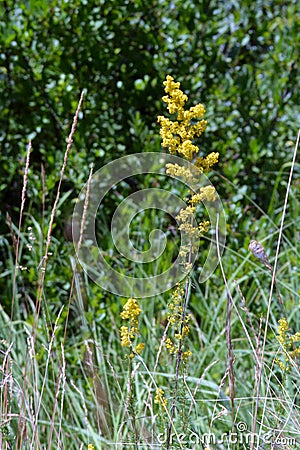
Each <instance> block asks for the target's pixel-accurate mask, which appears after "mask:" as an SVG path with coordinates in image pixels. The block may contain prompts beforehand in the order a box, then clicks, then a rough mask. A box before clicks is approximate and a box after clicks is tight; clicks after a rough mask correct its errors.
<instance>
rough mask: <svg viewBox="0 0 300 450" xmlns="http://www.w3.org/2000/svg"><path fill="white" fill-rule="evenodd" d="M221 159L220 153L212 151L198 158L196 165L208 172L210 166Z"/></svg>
mask: <svg viewBox="0 0 300 450" xmlns="http://www.w3.org/2000/svg"><path fill="white" fill-rule="evenodd" d="M218 161H219V153H216V152H211V153H210V154H209V155H207V156H205V157H203V156H199V157H198V158H196V161H195V166H196V167H199V169H202V171H204V172H208V171H209V170H210V168H211V167H212V166H213V165H215V164H216V163H217V162H218Z"/></svg>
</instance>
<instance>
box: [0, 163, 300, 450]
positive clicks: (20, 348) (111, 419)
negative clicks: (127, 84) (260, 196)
mask: <svg viewBox="0 0 300 450" xmlns="http://www.w3.org/2000/svg"><path fill="white" fill-rule="evenodd" d="M284 170H286V168H283V170H282V171H281V172H280V173H278V174H276V176H277V184H279V183H281V184H284V183H286V182H287V176H286V173H285V172H284ZM25 178H26V170H25ZM27 182H28V183H29V184H30V174H29V175H28V172H27V180H26V183H27ZM26 183H25V184H26ZM287 189H288V191H289V194H290V195H289V201H288V209H287V216H286V218H285V221H284V226H283V235H282V239H281V246H280V251H279V254H278V256H277V259H276V261H275V254H276V244H277V240H278V236H279V230H280V221H281V218H282V206H283V199H280V198H276V192H275V191H274V195H273V196H272V200H271V202H270V207H269V210H268V212H267V213H264V214H261V216H260V218H258V219H256V220H255V221H254V222H253V223H252V224H249V223H248V224H247V223H245V224H244V230H243V233H244V234H243V242H244V244H243V246H241V247H239V248H237V247H236V241H235V237H234V236H232V235H231V234H230V233H229V236H228V242H227V247H226V251H225V253H224V255H223V257H222V268H223V274H222V271H221V270H220V267H218V268H217V270H216V271H215V273H214V274H213V275H212V276H211V277H210V279H209V280H208V281H207V282H206V283H204V284H201V285H199V283H198V275H197V270H195V271H194V274H193V276H192V279H191V294H190V297H189V304H188V311H189V312H190V313H191V322H190V327H191V333H190V335H189V337H188V339H187V340H186V341H185V346H186V348H187V349H189V350H191V351H192V357H191V359H190V360H189V362H188V363H187V365H186V367H185V370H184V371H183V372H182V373H181V376H180V377H179V389H178V392H177V394H178V395H177V403H176V405H177V409H176V414H175V417H174V423H173V428H172V437H173V443H172V445H171V447H170V448H174V449H175V448H182V449H187V448H204V444H203V445H202V442H201V437H202V436H203V435H204V434H208V433H211V434H214V436H216V439H221V436H222V434H227V435H228V434H230V433H237V436H238V439H240V440H241V442H240V443H237V444H234V443H233V442H229V443H226V442H225V440H224V443H223V444H221V443H220V442H219V443H218V442H215V443H213V442H211V444H210V447H209V448H211V449H223V448H230V449H231V448H236V449H242V448H245V449H246V448H250V446H249V445H250V444H249V442H247V441H246V437H245V436H246V434H247V433H250V432H251V430H252V431H253V429H254V428H253V422H254V421H255V422H256V423H255V430H256V433H257V435H258V436H259V437H260V442H261V443H262V442H263V437H264V436H266V434H267V433H270V434H272V439H273V440H272V439H271V438H270V442H271V441H272V442H274V439H275V437H278V438H282V439H286V441H285V446H284V447H282V446H280V445H279V447H277V448H286V449H295V448H297V446H298V447H299V429H300V414H299V409H300V407H299V357H298V360H297V358H289V356H288V355H287V354H285V352H284V350H283V348H282V347H281V346H280V344H279V342H278V340H277V338H276V335H277V334H278V320H279V319H280V318H282V311H281V310H280V305H279V302H278V298H277V296H276V290H275V289H274V288H272V290H273V295H272V296H271V297H270V292H271V291H270V289H271V288H270V286H271V281H272V276H271V274H270V272H269V271H268V270H267V269H266V268H265V267H264V266H263V265H262V264H260V263H259V261H258V260H255V259H254V258H253V256H252V255H251V254H250V252H249V251H248V248H247V246H248V243H249V241H250V239H252V238H253V237H254V238H255V239H257V240H259V241H260V242H262V243H263V244H264V246H265V249H266V251H267V253H268V255H269V258H270V261H271V264H272V265H274V264H275V262H277V272H276V278H277V282H278V286H279V289H280V292H281V296H282V298H283V299H284V305H285V309H286V313H287V319H288V322H289V325H290V328H291V333H292V334H295V333H296V332H298V331H299V328H298V327H299V318H300V313H299V294H300V288H299V244H298V242H299V225H298V217H299V198H298V197H299V196H298V192H297V186H296V187H293V185H292V186H291V187H290V186H287ZM25 193H26V192H25ZM67 199H68V196H65V197H63V196H62V197H61V196H60V192H59V189H58V195H57V200H58V202H57V205H56V206H55V207H52V206H51V205H47V207H46V209H47V211H46V215H45V216H42V217H37V216H34V215H33V214H32V211H30V207H29V211H27V210H26V209H24V210H21V221H20V224H21V226H20V227H18V226H16V225H14V224H13V223H11V224H9V229H10V232H8V233H7V235H6V236H4V237H3V239H2V246H3V249H4V251H5V254H6V256H7V259H6V261H7V267H6V268H5V271H4V272H3V273H2V274H1V277H3V278H5V280H6V281H7V291H6V294H5V295H6V297H5V299H4V302H3V305H2V306H1V307H0V330H1V336H0V338H1V342H0V345H1V347H0V348H1V352H0V371H1V423H0V447H1V448H3V449H5V450H6V449H16V450H20V449H26V450H27V449H38V450H41V449H49V450H50V449H68V450H72V449H74V450H75V449H76V450H78V449H87V448H88V444H89V443H90V444H93V445H94V447H95V448H96V449H110V448H115V449H122V448H123V449H135V448H139V449H148V448H151V449H152V448H153V449H154V448H166V444H164V442H165V440H166V432H167V429H168V426H169V417H170V416H169V414H170V409H169V408H170V405H171V403H172V395H173V390H174V381H175V364H176V359H175V358H174V357H171V356H170V354H169V353H168V351H167V350H166V348H165V346H164V345H163V344H162V338H163V336H164V333H165V331H166V327H167V314H168V302H169V300H170V296H171V292H168V293H163V294H160V295H157V296H156V297H155V298H148V299H142V300H140V301H139V304H140V306H141V308H142V313H141V315H140V317H139V321H140V324H139V326H140V332H141V336H140V341H142V342H144V343H145V349H144V351H143V353H142V355H141V356H137V357H135V358H134V359H133V367H132V371H131V372H130V374H131V378H130V379H129V364H128V361H129V360H128V354H127V352H126V350H125V349H124V348H122V347H121V345H120V336H119V329H120V326H121V325H122V324H123V322H122V320H121V318H120V312H121V311H122V306H123V305H124V302H125V299H122V298H119V297H116V296H114V295H113V294H110V293H108V292H106V291H103V290H102V289H101V288H100V287H99V286H98V285H96V284H94V283H93V282H92V281H91V280H90V279H89V278H88V277H87V276H86V274H85V273H84V272H83V271H82V269H81V268H80V267H79V266H78V264H77V263H76V258H75V255H74V249H73V245H72V243H71V242H67V241H66V240H65V239H64V238H63V234H62V233H60V232H59V230H57V229H56V228H55V223H56V221H55V218H56V217H59V214H60V211H61V208H63V205H64V202H66V201H68V200H67ZM249 202H250V200H249ZM51 207H52V209H51ZM251 207H252V208H255V205H253V204H251ZM51 211H52V215H51ZM227 212H228V214H229V219H230V221H229V223H231V222H233V220H234V213H233V214H231V215H230V211H227ZM46 219H48V228H47V226H46V225H45V220H46ZM52 222H53V223H52ZM153 223H154V225H155V227H160V226H161V227H162V228H163V227H164V225H165V223H166V222H165V217H160V216H155V215H154V216H153V214H151V213H150V214H145V215H144V216H143V219H142V221H140V222H139V221H138V218H136V223H135V224H134V226H135V234H134V236H135V238H136V241H137V244H139V243H140V244H141V245H144V244H143V234H145V235H146V236H148V234H149V231H150V230H151V228H152V227H153ZM28 227H32V230H28ZM52 232H53V236H52ZM31 233H32V234H31ZM47 233H48V237H49V235H50V237H51V242H48V244H49V245H48V247H47V244H46V250H45V240H46V238H47ZM49 233H50V234H49ZM247 233H248V234H247ZM249 233H251V234H252V235H250V234H249ZM13 235H14V236H15V241H16V245H15V247H14V246H13V245H12V238H11V236H13ZM18 236H19V238H18ZM32 236H34V239H32ZM102 237H103V239H104V240H105V242H103V245H104V246H105V245H106V246H107V248H108V249H109V248H110V246H111V243H110V237H109V228H107V229H102ZM169 237H171V234H170V236H169ZM174 244H175V241H174ZM28 245H32V249H31V250H30V249H29V248H28ZM172 248H174V245H173V246H172V245H171V246H170V248H169V247H167V258H165V259H164V260H162V261H161V262H160V263H159V264H156V265H153V266H152V267H151V265H149V267H148V266H147V267H146V269H145V270H144V271H143V270H141V269H140V271H139V270H137V269H134V270H137V271H136V272H134V273H135V274H136V275H137V276H138V275H145V273H147V270H150V269H152V270H153V271H155V272H157V273H159V272H160V271H161V270H164V269H165V268H166V267H167V264H168V261H169V258H170V259H171V258H172V256H173V254H172ZM16 251H17V256H16ZM45 251H46V252H48V253H47V255H48V259H47V264H46V265H44V263H43V258H42V257H43V255H45ZM16 261H18V265H19V266H22V267H23V269H22V270H21V269H20V268H19V269H17V268H16ZM115 262H116V264H117V263H118V262H119V261H118V260H116V261H115ZM121 263H122V264H123V262H122V261H121ZM25 267H26V268H25ZM43 268H44V269H45V272H42V269H43ZM123 270H124V271H125V272H127V273H131V271H132V270H133V269H132V268H131V266H130V265H126V262H125V263H124V266H123ZM41 283H42V290H41ZM7 292H11V295H10V296H8V295H7ZM12 302H13V308H12ZM228 306H229V307H230V308H231V313H230V315H228ZM266 321H267V323H266ZM229 341H230V342H231V345H232V352H233V356H234V361H232V364H230V361H229V358H228V355H229V350H228V349H229ZM295 345H298V344H297V343H295ZM276 358H279V359H280V360H281V361H285V358H288V361H287V365H288V366H289V370H288V371H286V372H283V371H282V370H281V369H280V367H279V366H278V364H276V362H275V360H276ZM230 377H231V380H232V382H234V392H233V390H232V385H230V383H229V378H230ZM258 383H259V384H260V387H259V388H258ZM129 386H130V388H129ZM157 387H160V388H162V389H163V390H164V393H165V397H166V398H167V400H168V406H167V409H166V411H165V410H164V409H163V408H162V407H160V406H159V405H157V404H155V402H154V397H155V391H156V388H157ZM129 393H130V395H131V398H129V397H130V396H129ZM258 395H259V398H258V397H257V396H258ZM255 414H256V416H257V417H256V419H255ZM241 427H244V428H245V430H242V429H241ZM137 437H138V440H137ZM292 439H294V440H295V441H296V440H297V443H293V442H292ZM138 442H139V443H140V445H137V443H138ZM282 442H284V441H282ZM268 445H269V447H268ZM281 445H283V444H281ZM253 448H256V447H253ZM265 448H276V447H271V446H270V444H269V443H267V444H266V447H265Z"/></svg>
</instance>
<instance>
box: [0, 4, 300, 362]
mask: <svg viewBox="0 0 300 450" xmlns="http://www.w3.org/2000/svg"><path fill="white" fill-rule="evenodd" d="M0 27H1V34H0V92H1V101H0V146H1V156H0V177H1V184H0V211H1V222H0V233H1V238H0V239H1V241H0V252H1V253H0V255H1V260H0V297H1V304H2V305H3V306H4V308H5V310H6V312H7V313H8V314H10V303H11V296H12V285H13V266H14V258H15V256H14V253H13V247H12V238H11V230H10V229H9V226H8V225H7V216H6V214H7V213H8V214H9V216H10V217H11V220H12V224H13V225H12V226H13V229H14V230H15V232H16V230H17V225H18V218H19V212H20V204H21V190H22V182H23V174H24V166H25V157H26V146H27V144H28V141H29V140H32V146H33V151H32V154H31V162H30V170H29V179H28V187H27V202H26V213H25V217H24V221H23V227H22V230H23V231H22V235H21V238H22V239H21V249H20V260H21V262H22V265H23V266H24V267H25V266H26V267H27V270H24V271H22V272H21V273H20V274H19V275H18V288H17V294H18V295H17V298H18V303H17V307H16V310H15V314H16V318H20V319H25V320H27V321H29V322H30V320H32V314H33V313H32V303H31V302H32V299H34V298H35V292H36V288H37V279H38V277H37V272H38V267H39V265H40V261H41V259H42V256H43V245H44V243H45V235H46V230H47V225H48V222H49V217H50V213H51V208H52V205H53V201H54V199H55V195H56V189H57V184H58V180H59V176H60V170H61V165H62V162H63V157H64V152H65V148H66V140H67V136H68V134H69V131H70V127H71V123H72V118H73V115H74V112H75V110H76V107H77V102H78V99H79V96H80V93H81V92H82V91H83V90H84V91H85V92H86V95H85V99H84V104H83V108H82V111H81V113H80V121H79V123H78V127H77V131H76V134H75V139H74V144H73V147H72V150H71V152H70V155H69V159H68V163H67V169H66V173H65V177H64V180H63V187H62V191H63V192H62V197H61V200H60V204H59V208H58V211H57V215H56V219H55V227H54V230H53V242H52V247H51V251H52V252H53V258H49V262H48V268H47V276H46V282H45V295H46V298H47V307H46V310H47V311H46V313H45V314H46V316H47V315H48V316H47V317H49V321H50V322H51V321H53V318H52V319H51V314H52V312H53V313H55V314H57V312H58V311H59V309H60V307H61V305H62V304H64V303H66V302H67V300H68V296H69V290H70V280H71V278H72V272H73V268H74V259H73V257H74V251H73V245H72V243H71V241H70V236H69V233H68V227H69V223H70V216H71V214H72V210H73V207H74V201H75V199H76V198H77V196H78V193H79V192H80V190H81V188H82V187H83V184H84V183H85V182H86V181H87V178H88V173H89V170H90V165H91V163H94V164H95V170H96V169H98V168H100V167H102V166H103V165H104V164H106V163H107V162H109V161H111V160H113V159H116V158H118V157H121V156H123V155H127V154H130V153H135V152H149V151H155V152H160V151H162V149H161V145H160V137H159V129H158V125H157V123H156V117H157V115H159V114H164V105H163V103H162V101H161V97H162V95H163V84H162V83H163V81H164V79H165V77H166V75H167V74H170V75H172V76H173V77H174V78H175V80H176V81H180V82H181V88H182V90H183V91H184V92H185V93H186V94H187V95H188V96H189V106H191V105H194V104H196V103H199V102H201V103H203V104H204V106H205V108H206V110H207V113H206V119H207V120H208V127H207V130H206V132H205V134H204V135H203V137H202V138H201V142H200V150H201V152H203V154H207V153H209V152H211V151H217V152H219V153H220V162H219V164H218V165H217V166H216V168H215V171H213V172H212V173H211V174H210V177H211V179H212V182H213V183H214V185H215V186H216V188H217V190H218V192H219V195H220V197H221V199H222V201H223V202H224V206H225V209H226V214H227V221H228V241H227V245H228V248H230V255H229V256H228V260H227V263H228V267H229V268H230V270H231V274H232V276H234V275H235V276H238V277H240V278H241V280H243V276H244V274H243V272H241V273H239V272H238V270H239V269H240V268H241V262H242V261H243V264H246V263H247V261H246V263H245V261H244V260H245V258H247V254H248V251H247V246H248V244H249V241H250V239H252V238H256V239H258V240H259V239H262V240H264V239H267V238H268V247H269V248H271V249H273V250H274V244H275V243H276V238H277V230H278V225H279V220H280V217H281V212H282V204H283V199H284V194H285V189H286V183H287V178H288V175H287V174H288V171H289V165H290V162H291V158H292V153H293V148H294V145H295V140H296V135H297V130H298V127H299V124H300V113H299V104H300V81H299V80H300V67H299V52H300V34H299V29H300V15H299V2H298V0H289V1H282V0H269V1H262V0H257V1H251V0H232V1H221V0H199V1H196V0H195V1H193V0H186V1H182V0H173V1H165V0H149V1H142V0H134V1H130V0H124V1H123V2H120V1H119V0H109V1H107V0H99V1H93V0H73V1H71V2H70V1H63V0H60V1H57V0H55V1H50V0H48V1H45V0H32V1H29V0H27V1H26V0H25V1H19V0H7V1H2V2H1V5H0ZM295 170H296V179H295V183H294V187H295V189H293V190H292V191H291V200H290V204H289V210H288V214H289V216H288V221H287V223H288V224H287V226H286V229H285V239H286V242H290V241H293V242H296V241H298V240H299V226H298V225H297V219H298V217H299V193H298V192H299V191H298V188H299V183H300V174H299V165H297V166H296V168H295ZM150 179H151V177H150ZM138 181H139V183H140V185H141V184H142V183H143V180H142V179H139V180H138ZM150 181H151V180H150ZM144 182H145V187H149V184H148V185H147V183H149V177H148V178H147V179H145V180H144ZM133 184H134V183H133ZM131 189H133V190H134V189H135V186H130V183H129V184H126V183H125V184H123V187H122V188H121V191H120V192H121V195H122V196H123V197H126V196H127V195H128V193H130V192H131ZM120 192H119V193H120ZM105 208H106V210H105V213H104V215H103V218H104V221H105V216H106V215H107V217H110V216H111V214H112V212H113V211H112V210H111V209H110V208H112V205H111V203H109V202H108V203H107V204H106V205H105ZM107 226H108V225H107ZM28 227H32V228H33V233H34V236H35V239H36V242H35V244H34V249H33V251H31V252H29V251H28V249H26V242H28V239H29V231H28ZM102 231H103V230H102ZM297 233H298V234H297ZM103 236H104V237H103V239H105V236H106V239H107V243H106V244H107V245H108V246H109V245H110V243H109V228H107V233H106V234H105V233H104V232H103ZM294 250H295V249H294ZM287 252H288V253H289V261H290V266H289V267H288V268H287V270H288V275H290V274H291V273H294V272H293V271H295V270H296V268H295V267H296V266H297V257H296V256H295V254H294V253H293V252H292V248H291V246H289V247H288V249H287ZM230 258H231V259H230ZM116 262H117V261H116ZM247 264H248V263H247ZM245 268H248V270H249V265H248V266H245ZM127 269H128V270H130V267H124V270H127ZM82 276H83V275H82ZM283 277H284V274H283ZM195 283H196V282H195ZM83 284H84V283H83ZM222 285H223V281H222V280H221V277H220V275H219V274H218V272H217V273H216V275H215V276H214V277H213V278H212V279H211V280H210V281H209V282H208V284H207V286H208V287H207V286H206V288H203V287H199V286H198V287H197V286H196V288H197V289H198V290H197V289H196V294H195V295H198V294H197V292H198V293H199V292H201V290H202V295H203V298H204V299H206V300H207V302H209V297H211V295H212V292H213V290H214V289H215V290H216V292H215V297H214V299H215V300H214V302H215V303H214V304H216V305H217V304H218V302H219V300H220V298H221V289H223V288H221V286H222ZM245 286H248V287H249V281H248V280H246V281H245ZM298 288H299V286H298V285H296V286H294V287H293V289H292V291H291V292H290V293H289V299H290V301H291V302H292V303H293V302H295V298H296V296H297V295H298V294H297V293H298ZM209 290H210V295H209V294H208V291H209ZM222 292H223V291H222ZM249 293H250V294H251V295H252V296H253V297H251V298H252V299H254V295H255V286H252V288H251V289H250V290H249ZM78 295H79V293H78V292H77V296H78ZM80 295H81V296H82V299H81V300H82V304H83V306H84V309H85V317H84V318H83V317H82V316H80V317H79V316H78V314H77V312H78V307H77V306H73V305H71V310H72V308H73V316H72V314H71V319H72V320H71V321H70V329H71V330H72V329H73V330H74V332H75V334H76V332H78V328H76V327H77V325H78V323H79V324H80V326H81V327H83V328H84V333H86V335H88V332H89V331H88V330H89V325H92V324H95V323H96V324H97V323H98V324H100V322H103V323H104V324H105V326H106V325H107V324H109V323H111V321H112V315H111V313H110V312H107V309H106V304H107V301H108V300H109V299H110V298H111V295H110V294H109V293H106V292H103V291H101V289H100V288H99V287H98V286H95V285H93V284H92V283H91V282H88V280H85V286H84V288H82V291H81V294H80ZM222 295H223V294H222ZM206 300H205V302H206ZM253 301H254V304H255V308H256V311H257V312H259V311H260V308H261V309H263V306H261V305H260V304H259V303H258V300H253ZM293 304H294V303H293ZM111 308H112V313H114V312H115V311H118V309H114V308H116V306H115V299H114V301H112V302H111ZM201 308H202V306H200V305H199V304H198V303H197V304H196V306H195V313H197V314H198V315H199V317H200V316H202V317H205V314H207V312H206V313H205V312H203V310H202V309H201ZM207 309H208V310H209V306H207ZM217 311H219V309H217ZM71 313H72V311H71ZM64 314H65V312H63V313H62V315H61V320H64V318H65V316H64ZM203 314H204V315H203ZM54 317H55V316H54ZM206 317H208V316H206ZM209 318H210V319H211V320H214V319H215V316H209ZM203 320H204V319H203ZM205 320H206V319H205ZM204 323H205V322H203V326H204ZM210 323H211V322H210ZM214 323H215V322H214ZM274 323H276V320H275V319H274ZM101 326H102V325H101ZM105 326H103V330H104V329H105ZM210 326H211V325H209V324H207V327H208V328H209V327H210ZM213 326H214V325H212V327H213ZM104 332H105V331H104ZM211 333H212V329H210V334H209V335H210V336H212V334H211ZM68 358H69V360H70V361H71V362H72V361H73V360H72V358H74V361H73V362H74V366H76V364H77V365H78V360H77V359H76V358H77V357H75V356H74V354H72V352H71V351H70V353H69V354H67V359H68ZM209 358H210V357H209V354H208V360H209Z"/></svg>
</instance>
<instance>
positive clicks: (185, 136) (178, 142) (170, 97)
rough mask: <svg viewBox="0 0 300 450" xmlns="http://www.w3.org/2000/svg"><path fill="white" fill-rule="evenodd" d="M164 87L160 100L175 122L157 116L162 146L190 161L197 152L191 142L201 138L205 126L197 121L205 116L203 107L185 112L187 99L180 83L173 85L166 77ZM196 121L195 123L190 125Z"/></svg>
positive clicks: (169, 77) (199, 106) (204, 122)
mask: <svg viewBox="0 0 300 450" xmlns="http://www.w3.org/2000/svg"><path fill="white" fill-rule="evenodd" d="M164 85H165V92H166V94H167V95H165V96H164V97H163V98H162V100H163V101H164V102H165V103H167V108H168V111H169V113H170V114H177V121H171V120H170V119H168V118H167V117H164V116H158V118H157V120H158V122H159V124H160V126H161V128H160V135H161V138H162V146H163V147H167V148H168V149H169V152H170V153H171V154H175V153H179V154H181V155H183V156H185V157H186V158H187V159H188V160H189V161H191V160H192V159H193V157H194V155H195V154H196V153H198V152H199V148H198V147H197V146H196V145H194V144H193V140H194V139H195V137H200V136H201V134H202V133H203V132H204V131H205V128H206V125H207V121H206V120H199V119H202V118H203V116H204V114H205V109H204V106H203V105H201V104H198V105H196V106H192V107H191V108H190V109H189V110H187V111H185V110H184V105H185V103H186V101H187V100H188V97H187V96H186V95H185V94H184V93H183V92H182V91H181V90H180V89H179V88H180V83H175V82H174V78H173V77H171V76H170V75H168V76H167V79H166V81H164ZM196 120H198V121H197V122H196V123H192V122H193V121H196Z"/></svg>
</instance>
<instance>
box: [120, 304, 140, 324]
mask: <svg viewBox="0 0 300 450" xmlns="http://www.w3.org/2000/svg"><path fill="white" fill-rule="evenodd" d="M141 311H142V310H141V308H140V307H139V305H138V304H137V301H136V300H135V299H134V298H130V299H129V300H127V302H126V303H125V305H124V306H123V311H122V312H121V314H120V316H121V317H122V319H123V320H126V319H128V320H130V321H131V322H132V323H134V324H137V317H138V315H139V314H140V312H141Z"/></svg>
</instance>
